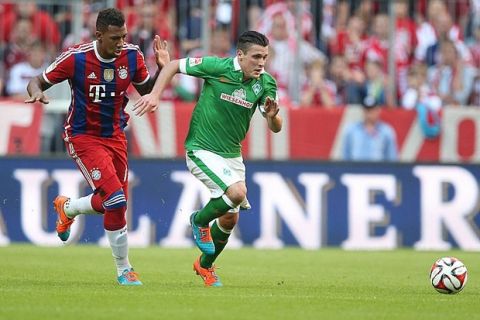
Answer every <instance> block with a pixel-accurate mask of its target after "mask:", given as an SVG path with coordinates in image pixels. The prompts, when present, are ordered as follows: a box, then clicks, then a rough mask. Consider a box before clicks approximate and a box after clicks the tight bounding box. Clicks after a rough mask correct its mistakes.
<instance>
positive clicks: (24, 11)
mask: <svg viewBox="0 0 480 320" xmlns="http://www.w3.org/2000/svg"><path fill="white" fill-rule="evenodd" d="M19 19H27V20H29V21H30V22H31V23H32V25H33V28H32V34H33V35H34V36H36V37H38V38H39V39H40V40H41V41H42V42H43V43H44V44H46V45H47V46H48V47H49V51H51V52H52V53H56V50H57V46H58V45H59V44H60V32H59V30H58V26H57V24H56V23H55V21H54V20H53V18H52V17H51V16H50V15H49V14H48V13H47V12H45V11H42V10H39V9H38V7H37V4H36V3H35V1H21V2H19V3H17V5H16V7H15V10H13V11H11V12H10V13H8V14H7V15H6V16H5V17H4V19H2V20H1V21H0V30H1V32H0V36H1V40H3V41H7V42H8V41H10V39H11V34H12V31H13V30H14V28H15V25H16V21H18V20H19Z"/></svg>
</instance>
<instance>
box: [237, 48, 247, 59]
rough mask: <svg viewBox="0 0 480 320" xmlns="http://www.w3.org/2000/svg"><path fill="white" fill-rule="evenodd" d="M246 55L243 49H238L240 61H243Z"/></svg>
mask: <svg viewBox="0 0 480 320" xmlns="http://www.w3.org/2000/svg"><path fill="white" fill-rule="evenodd" d="M244 55H245V53H244V52H243V51H242V50H241V49H237V57H238V59H239V60H242V58H243V56H244Z"/></svg>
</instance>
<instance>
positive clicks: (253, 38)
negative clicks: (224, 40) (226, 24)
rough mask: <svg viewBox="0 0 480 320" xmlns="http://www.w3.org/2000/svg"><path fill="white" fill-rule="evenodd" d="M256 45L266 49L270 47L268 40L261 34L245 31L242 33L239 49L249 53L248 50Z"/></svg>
mask: <svg viewBox="0 0 480 320" xmlns="http://www.w3.org/2000/svg"><path fill="white" fill-rule="evenodd" d="M254 44H258V45H259V46H262V47H266V46H268V38H267V37H266V36H265V35H264V34H261V33H260V32H257V31H245V32H244V33H242V35H241V36H240V38H238V41H237V49H239V50H242V51H243V52H247V51H248V49H249V48H250V47H251V46H252V45H254Z"/></svg>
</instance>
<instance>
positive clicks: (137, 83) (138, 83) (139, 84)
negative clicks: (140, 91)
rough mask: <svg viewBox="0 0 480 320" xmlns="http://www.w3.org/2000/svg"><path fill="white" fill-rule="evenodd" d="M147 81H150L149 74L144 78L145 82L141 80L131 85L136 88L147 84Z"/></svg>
mask: <svg viewBox="0 0 480 320" xmlns="http://www.w3.org/2000/svg"><path fill="white" fill-rule="evenodd" d="M148 80H150V74H148V75H147V77H146V78H145V80H143V81H142V82H133V81H132V83H133V84H134V85H136V86H141V85H142V84H145V83H147V81H148Z"/></svg>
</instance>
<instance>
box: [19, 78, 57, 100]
mask: <svg viewBox="0 0 480 320" xmlns="http://www.w3.org/2000/svg"><path fill="white" fill-rule="evenodd" d="M50 87H51V85H50V84H49V83H48V82H46V81H45V80H44V79H43V76H42V75H39V76H36V77H34V78H32V79H31V80H30V81H29V82H28V85H27V92H28V95H29V96H30V98H29V99H27V100H25V103H34V102H37V101H38V102H41V103H45V104H47V103H49V102H50V101H48V98H47V97H46V96H45V94H44V93H43V92H44V91H45V90H47V89H48V88H50Z"/></svg>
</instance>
